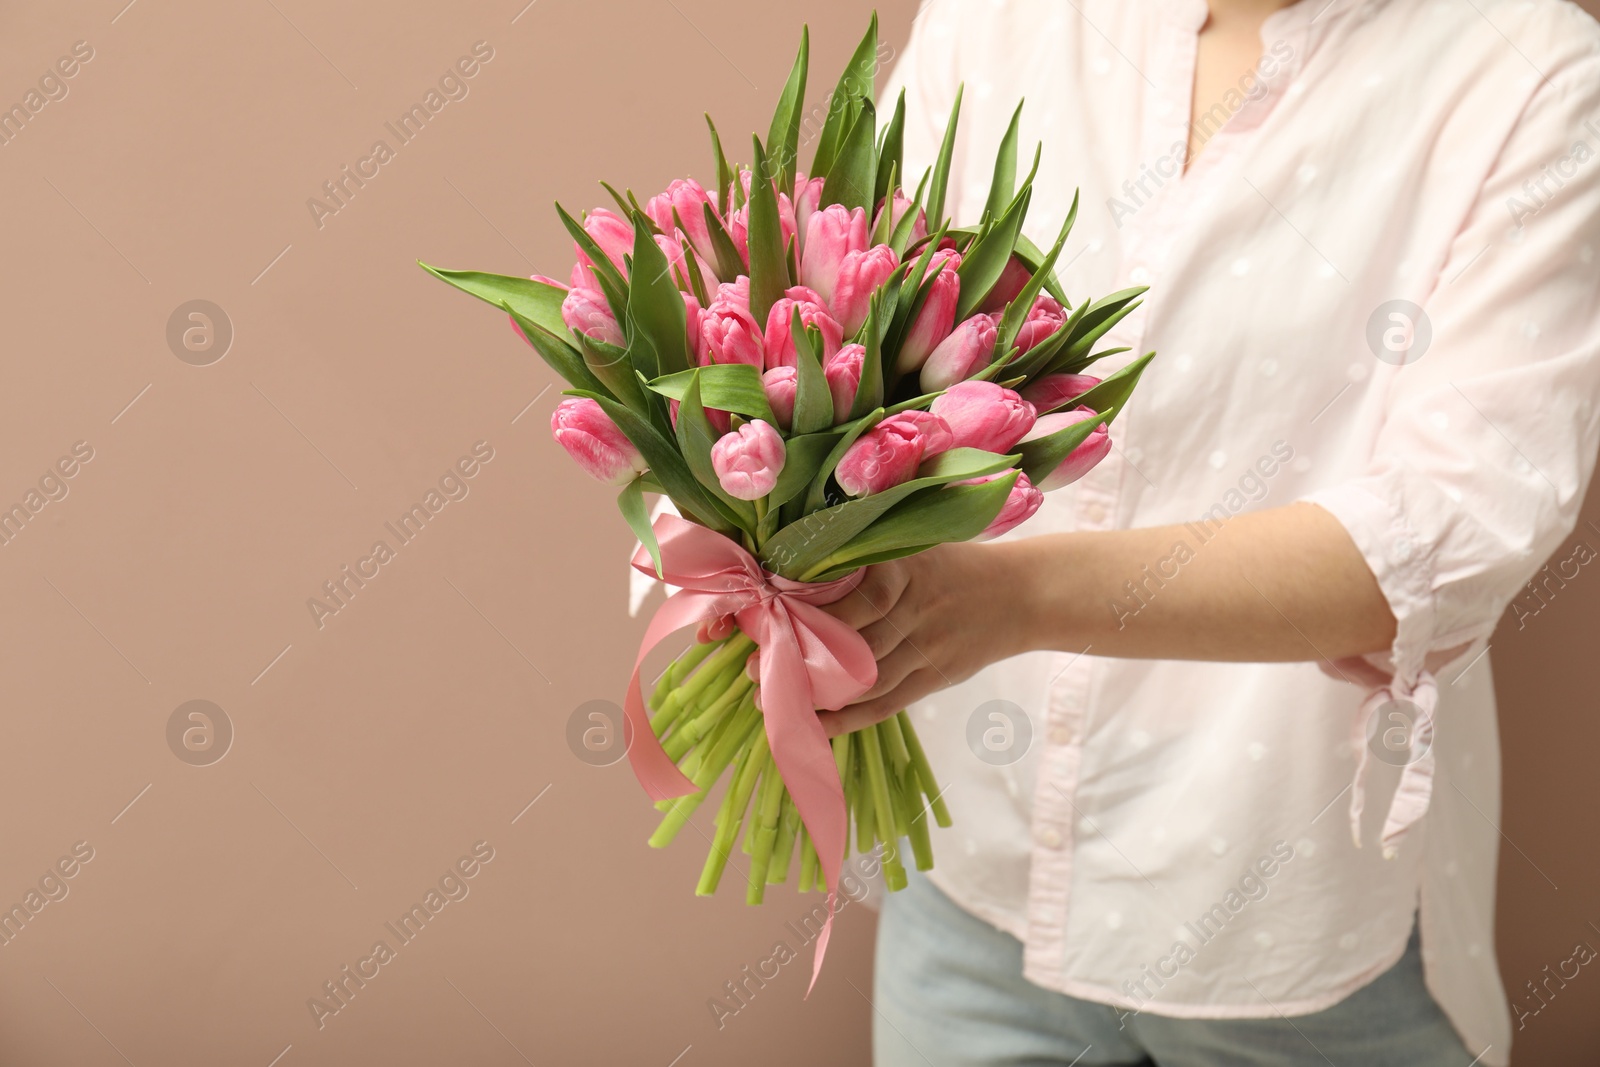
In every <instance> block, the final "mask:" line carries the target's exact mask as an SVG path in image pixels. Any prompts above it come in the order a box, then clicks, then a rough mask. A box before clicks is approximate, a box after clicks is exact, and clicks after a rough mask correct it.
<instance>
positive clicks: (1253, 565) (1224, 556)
mask: <svg viewBox="0 0 1600 1067" xmlns="http://www.w3.org/2000/svg"><path fill="white" fill-rule="evenodd" d="M995 547H996V548H997V549H1002V550H1003V551H1005V552H1006V553H1007V555H1008V557H1009V569H1010V570H1011V572H1012V574H1013V575H1015V579H1016V581H1015V586H1016V588H1017V590H1018V597H1019V605H1018V606H1019V608H1020V610H1019V612H1018V615H1017V622H1018V624H1019V625H1018V627H1017V631H1018V639H1019V641H1020V642H1021V643H1022V644H1023V646H1024V649H1023V650H1033V649H1041V648H1048V649H1055V650H1062V651H1073V652H1078V651H1082V650H1083V649H1085V648H1086V647H1092V648H1093V650H1094V654H1095V655H1097V656H1121V657H1126V658H1134V659H1205V660H1232V661H1254V662H1265V661H1293V660H1320V659H1339V658H1342V657H1345V656H1353V655H1362V654H1365V653H1371V652H1380V651H1383V650H1384V649H1387V648H1388V647H1389V645H1390V644H1391V643H1392V642H1393V640H1394V633H1395V620H1394V615H1393V613H1392V612H1391V611H1390V609H1389V606H1388V602H1387V601H1386V600H1385V599H1384V596H1383V593H1382V592H1381V591H1380V589H1379V588H1378V583H1377V580H1376V579H1375V578H1374V577H1373V575H1372V572H1371V570H1370V569H1369V568H1368V566H1367V564H1366V562H1365V560H1363V558H1362V556H1361V553H1360V552H1359V551H1358V550H1357V549H1356V546H1355V544H1354V543H1353V542H1352V541H1351V540H1350V537H1349V535H1348V534H1347V533H1346V532H1345V529H1344V527H1343V526H1341V525H1340V524H1339V522H1338V520H1336V519H1335V518H1334V517H1333V516H1332V515H1330V514H1328V513H1327V512H1326V511H1323V510H1322V509H1321V508H1319V507H1317V506H1315V505H1312V504H1291V505H1288V506H1285V507H1280V508H1273V509H1271V510H1268V511H1260V512H1252V513H1247V514H1244V515H1239V516H1237V517H1235V518H1232V519H1229V520H1227V521H1226V522H1225V523H1223V524H1221V525H1220V526H1218V525H1215V524H1213V525H1209V526H1206V525H1203V524H1199V523H1196V524H1191V525H1187V526H1163V527H1153V528H1148V529H1142V530H1115V531H1105V532H1098V531H1097V532H1081V533H1070V534H1052V535H1047V536H1043V537H1035V538H1027V539H1024V540H1019V541H1014V542H1009V543H1007V544H1005V545H1002V546H995Z"/></svg>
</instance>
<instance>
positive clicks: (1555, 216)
mask: <svg viewBox="0 0 1600 1067" xmlns="http://www.w3.org/2000/svg"><path fill="white" fill-rule="evenodd" d="M1438 278H1439V281H1438V283H1437V285H1436V286H1435V288H1434V290H1433V292H1432V293H1431V294H1430V295H1429V296H1428V298H1427V300H1426V302H1425V303H1424V304H1423V311H1424V315H1425V318H1426V322H1427V324H1428V325H1429V326H1430V327H1431V333H1432V340H1431V344H1430V345H1429V347H1428V348H1427V349H1426V350H1424V351H1423V352H1422V353H1421V355H1420V356H1418V357H1415V359H1414V362H1411V363H1409V364H1408V365H1406V366H1404V367H1399V368H1395V369H1393V370H1392V371H1389V369H1388V368H1387V367H1385V368H1380V369H1381V370H1384V371H1385V372H1387V373H1391V375H1392V383H1391V386H1390V388H1389V390H1388V392H1387V397H1386V406H1385V407H1384V409H1383V411H1382V412H1381V417H1380V419H1379V425H1378V430H1377V436H1376V440H1375V441H1374V444H1373V447H1372V450H1371V452H1370V454H1369V459H1368V461H1367V465H1366V469H1365V470H1364V471H1363V472H1362V473H1360V474H1359V475H1358V476H1356V477H1355V478H1353V479H1351V480H1348V481H1346V482H1344V483H1342V484H1339V485H1335V486H1332V487H1330V488H1326V489H1323V490H1320V491H1317V492H1314V493H1311V494H1309V495H1307V496H1306V497H1305V498H1304V499H1306V500H1308V501H1310V502H1311V503H1314V504H1317V505H1319V506H1321V507H1322V508H1324V509H1326V510H1327V511H1329V512H1330V513H1332V514H1333V515H1334V516H1335V517H1336V518H1337V519H1338V520H1339V521H1340V522H1341V523H1342V524H1343V525H1344V527H1345V528H1346V530H1347V531H1348V532H1349V534H1350V536H1351V539H1352V540H1353V541H1354V542H1355V544H1356V547H1357V548H1358V549H1359V550H1360V551H1361V554H1362V556H1363V557H1364V558H1365V559H1366V562H1367V564H1368V566H1369V567H1370V568H1371V570H1372V573H1373V575H1374V576H1375V577H1376V578H1377V580H1378V584H1379V586H1380V588H1381V589H1382V591H1383V593H1384V595H1385V597H1386V598H1387V599H1388V602H1389V606H1390V608H1391V610H1392V611H1393V613H1394V616H1395V620H1396V623H1397V632H1396V638H1395V642H1394V645H1393V647H1392V649H1391V650H1390V652H1389V654H1388V655H1387V656H1386V657H1373V658H1370V659H1369V662H1372V663H1373V664H1374V665H1376V666H1380V667H1381V669H1383V670H1385V671H1386V672H1392V674H1393V675H1394V676H1395V677H1396V679H1397V680H1398V681H1400V682H1401V684H1402V686H1406V685H1407V684H1408V683H1409V682H1410V681H1411V680H1413V679H1414V678H1415V677H1416V676H1417V674H1418V673H1419V672H1420V671H1422V670H1424V669H1428V670H1434V669H1437V667H1438V666H1440V665H1442V663H1443V662H1448V660H1449V659H1450V658H1452V657H1453V656H1454V655H1456V654H1459V652H1461V651H1464V650H1465V649H1467V648H1469V647H1470V646H1471V645H1473V644H1474V643H1476V642H1477V641H1479V640H1481V639H1483V638H1485V637H1487V636H1488V635H1489V634H1490V633H1491V632H1492V631H1493V629H1494V627H1495V625H1496V623H1497V622H1498V620H1499V618H1500V616H1501V614H1502V613H1503V612H1504V611H1505V609H1506V606H1507V605H1508V604H1509V603H1510V601H1511V600H1512V599H1513V598H1514V597H1515V596H1516V595H1517V593H1518V592H1519V591H1520V590H1521V588H1522V586H1523V584H1524V583H1525V582H1526V581H1527V580H1528V579H1529V578H1530V577H1531V576H1532V575H1533V573H1534V572H1535V571H1536V570H1537V569H1538V567H1539V566H1540V565H1541V564H1542V563H1543V562H1544V560H1545V559H1546V558H1548V557H1549V555H1550V554H1551V553H1552V552H1553V551H1554V550H1555V549H1556V547H1557V546H1558V545H1559V543H1560V542H1561V540H1562V539H1563V538H1564V537H1566V536H1567V535H1568V534H1569V533H1570V532H1571V530H1572V528H1573V527H1574V525H1575V524H1576V522H1577V518H1578V511H1579V508H1580V507H1581V506H1582V503H1583V498H1584V493H1585V491H1586V489H1587V486H1588V482H1589V478H1590V475H1591V474H1592V472H1593V468H1594V462H1595V456H1596V451H1597V449H1600V423H1597V418H1596V415H1597V411H1600V402H1597V401H1600V61H1596V60H1593V59H1585V60H1584V61H1582V62H1580V63H1575V64H1573V65H1571V66H1569V67H1568V68H1567V69H1565V70H1563V71H1560V72H1552V73H1551V75H1550V76H1549V77H1547V78H1545V79H1544V80H1543V82H1542V84H1541V85H1540V87H1539V88H1538V89H1537V90H1535V91H1533V92H1532V93H1531V94H1530V98H1529V102H1528V105H1527V107H1526V109H1525V111H1524V113H1523V117H1522V120H1521V121H1520V122H1519V123H1518V125H1517V126H1516V127H1515V129H1514V130H1513V132H1512V134H1511V136H1510V137H1509V138H1508V140H1507V142H1506V144H1505V146H1504V148H1503V149H1502V151H1501V153H1500V155H1499V157H1498V159H1497V161H1496V163H1495V165H1494V167H1493V168H1492V170H1491V171H1490V173H1489V175H1488V177H1487V178H1486V180H1485V182H1484V184H1483V187H1482V189H1481V191H1480V193H1479V196H1478V198H1477V200H1476V202H1475V203H1474V204H1473V205H1472V206H1471V208H1470V210H1469V211H1468V213H1467V215H1466V221H1465V224H1464V226H1463V227H1462V229H1461V231H1460V233H1459V234H1458V235H1457V237H1456V239H1455V240H1454V242H1453V243H1452V245H1451V249H1450V253H1449V255H1448V257H1447V260H1446V262H1445V263H1444V264H1443V265H1442V268H1441V269H1440V271H1439V274H1438ZM1419 332H1420V331H1419ZM1380 661H1381V662H1380Z"/></svg>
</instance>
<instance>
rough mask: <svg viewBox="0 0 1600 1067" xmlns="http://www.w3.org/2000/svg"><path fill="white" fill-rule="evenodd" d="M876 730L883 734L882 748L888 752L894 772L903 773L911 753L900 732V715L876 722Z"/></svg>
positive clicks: (909, 760) (909, 761)
mask: <svg viewBox="0 0 1600 1067" xmlns="http://www.w3.org/2000/svg"><path fill="white" fill-rule="evenodd" d="M878 732H879V733H880V734H882V735H883V750H884V752H886V753H888V756H889V760H890V762H891V763H893V765H894V771H895V773H896V774H904V773H905V769H906V767H907V766H908V765H910V763H911V753H910V752H909V751H907V749H906V739H905V737H904V736H902V735H901V733H900V716H899V714H898V713H896V714H895V715H893V716H891V717H890V718H887V719H884V720H883V721H882V722H880V723H878Z"/></svg>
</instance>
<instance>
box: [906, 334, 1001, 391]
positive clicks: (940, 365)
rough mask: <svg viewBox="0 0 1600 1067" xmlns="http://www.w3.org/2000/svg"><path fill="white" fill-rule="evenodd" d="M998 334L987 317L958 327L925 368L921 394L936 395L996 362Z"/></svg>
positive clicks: (931, 357) (935, 351)
mask: <svg viewBox="0 0 1600 1067" xmlns="http://www.w3.org/2000/svg"><path fill="white" fill-rule="evenodd" d="M999 332H1000V331H999V329H998V328H997V327H996V325H995V321H994V319H993V318H991V317H990V316H988V315H974V316H972V318H970V319H968V320H967V321H965V322H963V323H962V324H961V325H959V326H957V327H956V328H955V329H954V330H953V331H952V332H951V334H950V336H949V337H946V338H945V339H944V340H943V341H940V342H939V346H938V347H937V348H935V349H934V350H933V354H932V355H930V356H929V357H928V362H926V363H924V364H923V365H922V391H923V392H924V393H937V392H938V391H939V390H941V389H948V388H950V387H951V386H952V385H954V384H955V383H956V382H962V381H966V380H967V379H968V378H970V377H972V376H973V375H974V374H976V373H978V371H980V370H982V369H983V368H985V367H987V366H988V365H989V363H990V362H991V361H992V360H993V359H994V342H995V338H996V337H997V336H998V335H999Z"/></svg>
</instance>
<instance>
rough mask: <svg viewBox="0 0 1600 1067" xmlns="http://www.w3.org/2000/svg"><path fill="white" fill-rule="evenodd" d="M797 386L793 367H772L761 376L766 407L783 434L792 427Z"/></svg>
mask: <svg viewBox="0 0 1600 1067" xmlns="http://www.w3.org/2000/svg"><path fill="white" fill-rule="evenodd" d="M799 384H800V383H799V374H798V372H797V371H796V370H795V369H794V368H793V367H773V368H772V369H771V370H769V371H767V372H766V373H765V374H763V375H762V376H761V389H762V391H763V392H765V393H766V394H767V406H768V407H770V408H771V409H772V415H773V418H775V419H776V420H777V422H778V425H779V426H780V427H782V428H783V430H784V431H785V432H787V431H788V429H789V428H790V427H791V426H793V425H794V396H795V392H796V391H797V390H798V388H799Z"/></svg>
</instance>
